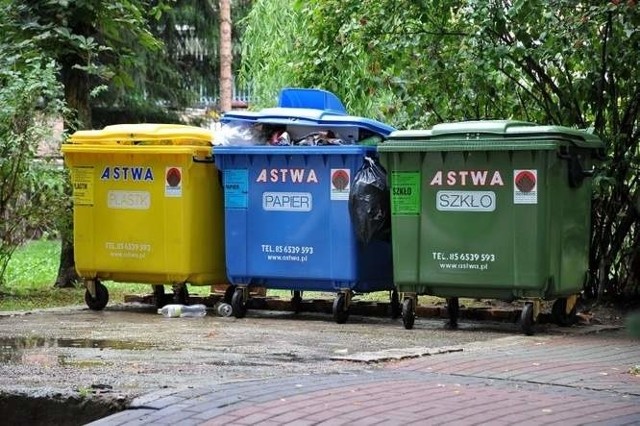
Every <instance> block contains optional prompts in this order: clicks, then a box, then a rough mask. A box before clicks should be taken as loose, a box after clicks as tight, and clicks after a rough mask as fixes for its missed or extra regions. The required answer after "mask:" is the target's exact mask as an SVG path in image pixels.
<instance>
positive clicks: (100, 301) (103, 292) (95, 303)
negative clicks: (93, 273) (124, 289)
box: [84, 280, 109, 311]
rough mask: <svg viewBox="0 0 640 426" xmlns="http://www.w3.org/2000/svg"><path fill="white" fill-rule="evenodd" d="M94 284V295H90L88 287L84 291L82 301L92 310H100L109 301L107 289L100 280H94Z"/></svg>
mask: <svg viewBox="0 0 640 426" xmlns="http://www.w3.org/2000/svg"><path fill="white" fill-rule="evenodd" d="M95 284H96V297H95V298H94V297H93V296H91V293H90V292H89V289H87V290H86V291H85V292H84V301H85V302H86V304H87V306H88V307H89V309H91V310H92V311H101V310H103V309H104V307H105V306H107V303H109V290H107V287H106V286H105V285H104V284H102V283H101V282H100V280H95Z"/></svg>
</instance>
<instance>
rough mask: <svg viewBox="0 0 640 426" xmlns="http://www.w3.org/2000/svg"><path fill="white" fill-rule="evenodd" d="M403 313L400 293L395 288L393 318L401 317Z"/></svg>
mask: <svg viewBox="0 0 640 426" xmlns="http://www.w3.org/2000/svg"><path fill="white" fill-rule="evenodd" d="M400 315H402V306H401V305H400V295H399V294H398V290H396V289H393V291H392V292H391V319H397V318H400Z"/></svg>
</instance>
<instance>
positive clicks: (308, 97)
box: [278, 87, 347, 115]
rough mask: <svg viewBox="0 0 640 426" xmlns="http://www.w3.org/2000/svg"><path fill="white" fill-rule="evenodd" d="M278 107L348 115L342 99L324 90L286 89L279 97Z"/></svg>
mask: <svg viewBox="0 0 640 426" xmlns="http://www.w3.org/2000/svg"><path fill="white" fill-rule="evenodd" d="M278 106H279V107H282V108H310V109H322V110H325V111H331V112H334V113H338V114H345V115H346V114H347V109H346V108H345V107H344V105H343V104H342V102H341V101H340V99H338V97H337V96H336V95H334V94H333V93H331V92H328V91H326V90H322V89H303V88H298V87H287V88H284V89H282V90H281V91H280V95H279V96H278Z"/></svg>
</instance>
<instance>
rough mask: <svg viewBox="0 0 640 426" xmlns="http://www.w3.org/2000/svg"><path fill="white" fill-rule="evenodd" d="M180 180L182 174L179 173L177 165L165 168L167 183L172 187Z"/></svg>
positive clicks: (178, 183)
mask: <svg viewBox="0 0 640 426" xmlns="http://www.w3.org/2000/svg"><path fill="white" fill-rule="evenodd" d="M181 180H182V174H181V173H180V169H178V168H177V167H172V168H170V169H169V170H167V184H168V185H169V186H171V187H173V188H175V187H176V186H178V185H180V181H181Z"/></svg>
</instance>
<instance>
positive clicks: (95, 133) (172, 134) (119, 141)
mask: <svg viewBox="0 0 640 426" xmlns="http://www.w3.org/2000/svg"><path fill="white" fill-rule="evenodd" d="M67 142H69V143H72V144H91V145H198V146H211V145H213V143H212V142H213V133H212V132H211V131H209V130H207V129H203V128H202V127H195V126H185V125H182V124H156V123H143V124H115V125H112V126H107V127H105V128H104V129H102V130H79V131H77V132H75V133H74V134H72V135H71V136H70V137H69V139H68V141H67Z"/></svg>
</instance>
